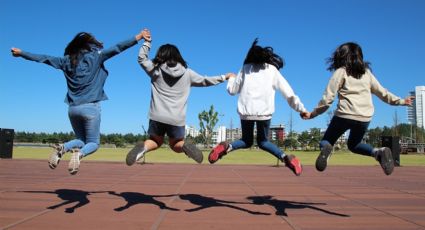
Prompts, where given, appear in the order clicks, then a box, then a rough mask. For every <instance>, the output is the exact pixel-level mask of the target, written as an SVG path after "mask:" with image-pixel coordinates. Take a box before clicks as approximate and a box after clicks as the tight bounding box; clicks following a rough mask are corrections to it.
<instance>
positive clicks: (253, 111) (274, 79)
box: [208, 39, 306, 176]
mask: <svg viewBox="0 0 425 230" xmlns="http://www.w3.org/2000/svg"><path fill="white" fill-rule="evenodd" d="M257 43H258V39H255V41H254V42H253V44H252V46H251V48H250V49H249V51H248V54H247V56H246V58H245V61H244V65H243V67H242V69H241V70H240V72H239V73H238V75H237V76H236V77H231V78H230V79H229V82H228V84H227V91H228V92H229V94H231V95H236V94H239V100H238V113H239V116H240V118H241V127H242V139H240V140H237V141H234V142H232V143H231V144H228V143H227V142H222V143H220V144H219V145H217V146H216V147H215V148H214V149H213V150H212V151H211V153H210V154H209V157H208V160H209V162H210V163H211V164H213V163H215V162H216V161H217V160H219V159H220V158H221V157H223V156H224V155H226V154H227V153H228V152H230V151H233V150H236V149H241V148H249V147H251V146H252V144H253V139H254V137H253V136H254V124H256V126H257V144H258V147H260V148H261V149H263V150H265V151H267V152H269V153H271V154H273V155H274V156H275V157H276V158H278V159H279V160H281V161H283V162H284V163H285V165H286V166H287V167H288V168H290V169H291V170H292V171H293V172H294V173H295V174H296V175H297V176H299V175H301V172H302V166H301V163H300V161H299V160H298V159H297V158H296V157H295V156H294V155H289V156H288V155H286V154H285V153H284V152H283V151H282V150H281V149H279V148H278V147H277V146H276V145H274V144H273V143H271V142H270V141H269V140H268V134H269V130H270V121H271V118H272V114H273V112H274V99H275V91H276V90H278V91H280V92H281V93H282V95H283V97H285V99H286V100H287V102H288V104H289V105H290V106H291V108H293V109H294V110H295V111H297V112H300V113H303V112H306V109H305V108H304V105H303V104H302V103H301V101H300V99H299V98H298V96H297V95H295V93H294V91H293V90H292V88H291V86H290V85H289V84H288V82H287V81H286V80H285V78H284V77H283V76H282V75H281V74H280V72H279V69H280V68H282V67H283V65H284V61H283V59H282V58H281V57H280V56H278V55H277V54H275V53H274V52H273V48H271V47H261V46H258V45H257Z"/></svg>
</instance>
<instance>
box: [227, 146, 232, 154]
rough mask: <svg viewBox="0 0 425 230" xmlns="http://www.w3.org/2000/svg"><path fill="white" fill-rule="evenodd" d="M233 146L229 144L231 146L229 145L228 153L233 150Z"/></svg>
mask: <svg viewBox="0 0 425 230" xmlns="http://www.w3.org/2000/svg"><path fill="white" fill-rule="evenodd" d="M232 149H233V147H232V144H229V147H227V150H226V153H229V152H230V151H232Z"/></svg>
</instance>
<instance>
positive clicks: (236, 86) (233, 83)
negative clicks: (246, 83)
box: [226, 70, 243, 95]
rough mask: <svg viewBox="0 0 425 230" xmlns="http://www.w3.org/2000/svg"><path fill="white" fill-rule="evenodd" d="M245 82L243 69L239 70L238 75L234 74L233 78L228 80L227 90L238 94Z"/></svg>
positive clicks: (231, 93)
mask: <svg viewBox="0 0 425 230" xmlns="http://www.w3.org/2000/svg"><path fill="white" fill-rule="evenodd" d="M242 82H243V73H242V70H241V71H239V73H238V75H236V76H235V75H233V76H232V77H231V78H229V81H228V82H227V87H226V89H227V92H228V93H229V94H230V95H236V94H238V93H239V92H240V89H241V85H242Z"/></svg>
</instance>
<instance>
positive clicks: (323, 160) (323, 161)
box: [316, 144, 333, 172]
mask: <svg viewBox="0 0 425 230" xmlns="http://www.w3.org/2000/svg"><path fill="white" fill-rule="evenodd" d="M332 150H333V147H332V145H330V144H325V145H324V146H323V147H322V149H321V150H320V154H319V156H318V157H317V159H316V169H317V171H320V172H322V171H325V169H326V166H328V160H329V158H330V157H331V154H332Z"/></svg>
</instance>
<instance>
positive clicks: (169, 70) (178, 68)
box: [159, 63, 186, 78]
mask: <svg viewBox="0 0 425 230" xmlns="http://www.w3.org/2000/svg"><path fill="white" fill-rule="evenodd" d="M159 68H160V69H161V70H162V71H163V72H164V73H166V74H167V75H168V76H170V77H175V78H178V77H181V76H183V74H184V73H185V72H186V68H185V67H184V66H183V65H182V64H180V63H177V65H175V66H173V67H169V66H168V65H167V63H163V64H162V65H161V66H160V67H159Z"/></svg>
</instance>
